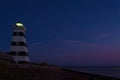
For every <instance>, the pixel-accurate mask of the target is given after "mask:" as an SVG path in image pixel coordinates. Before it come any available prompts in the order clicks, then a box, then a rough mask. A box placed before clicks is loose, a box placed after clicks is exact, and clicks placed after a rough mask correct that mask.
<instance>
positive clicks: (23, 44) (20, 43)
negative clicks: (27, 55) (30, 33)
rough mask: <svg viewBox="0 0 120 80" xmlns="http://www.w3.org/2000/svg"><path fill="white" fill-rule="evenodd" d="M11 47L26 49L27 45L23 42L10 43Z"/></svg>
mask: <svg viewBox="0 0 120 80" xmlns="http://www.w3.org/2000/svg"><path fill="white" fill-rule="evenodd" d="M11 46H25V47H27V44H26V43H25V42H11Z"/></svg>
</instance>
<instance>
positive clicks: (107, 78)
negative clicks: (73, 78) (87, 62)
mask: <svg viewBox="0 0 120 80" xmlns="http://www.w3.org/2000/svg"><path fill="white" fill-rule="evenodd" d="M62 71H68V72H72V73H75V74H79V75H81V74H82V75H86V76H88V77H89V78H90V79H100V80H120V78H117V77H111V76H106V75H102V74H96V73H89V72H81V71H78V70H73V69H66V68H62Z"/></svg>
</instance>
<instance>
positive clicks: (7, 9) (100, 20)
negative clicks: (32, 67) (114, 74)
mask: <svg viewBox="0 0 120 80" xmlns="http://www.w3.org/2000/svg"><path fill="white" fill-rule="evenodd" d="M17 21H21V22H22V23H23V24H24V25H25V27H26V29H27V31H26V40H27V43H28V48H29V52H30V53H29V54H30V59H31V61H33V62H41V61H46V62H48V63H50V64H57V65H75V66H76V65H77V66H79V65H120V58H119V57H120V1H119V0H19V1H18V0H12V1H8V0H1V1H0V51H9V49H10V42H11V39H12V27H13V25H14V24H15V22H17Z"/></svg>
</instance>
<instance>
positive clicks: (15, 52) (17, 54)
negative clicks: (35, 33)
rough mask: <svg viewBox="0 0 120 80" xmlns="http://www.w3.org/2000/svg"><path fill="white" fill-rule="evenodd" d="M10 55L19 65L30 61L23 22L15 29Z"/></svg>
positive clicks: (18, 23) (16, 25) (17, 24)
mask: <svg viewBox="0 0 120 80" xmlns="http://www.w3.org/2000/svg"><path fill="white" fill-rule="evenodd" d="M10 55H12V56H13V58H14V60H15V62H16V63H18V64H20V63H28V62H29V61H30V60H29V55H28V49H27V44H26V39H25V27H24V25H23V24H22V23H21V22H17V23H16V24H15V26H14V27H13V37H12V42H11V47H10Z"/></svg>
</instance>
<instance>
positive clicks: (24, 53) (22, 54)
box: [18, 52, 28, 56]
mask: <svg viewBox="0 0 120 80" xmlns="http://www.w3.org/2000/svg"><path fill="white" fill-rule="evenodd" d="M18 55H19V56H28V54H27V52H18Z"/></svg>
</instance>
